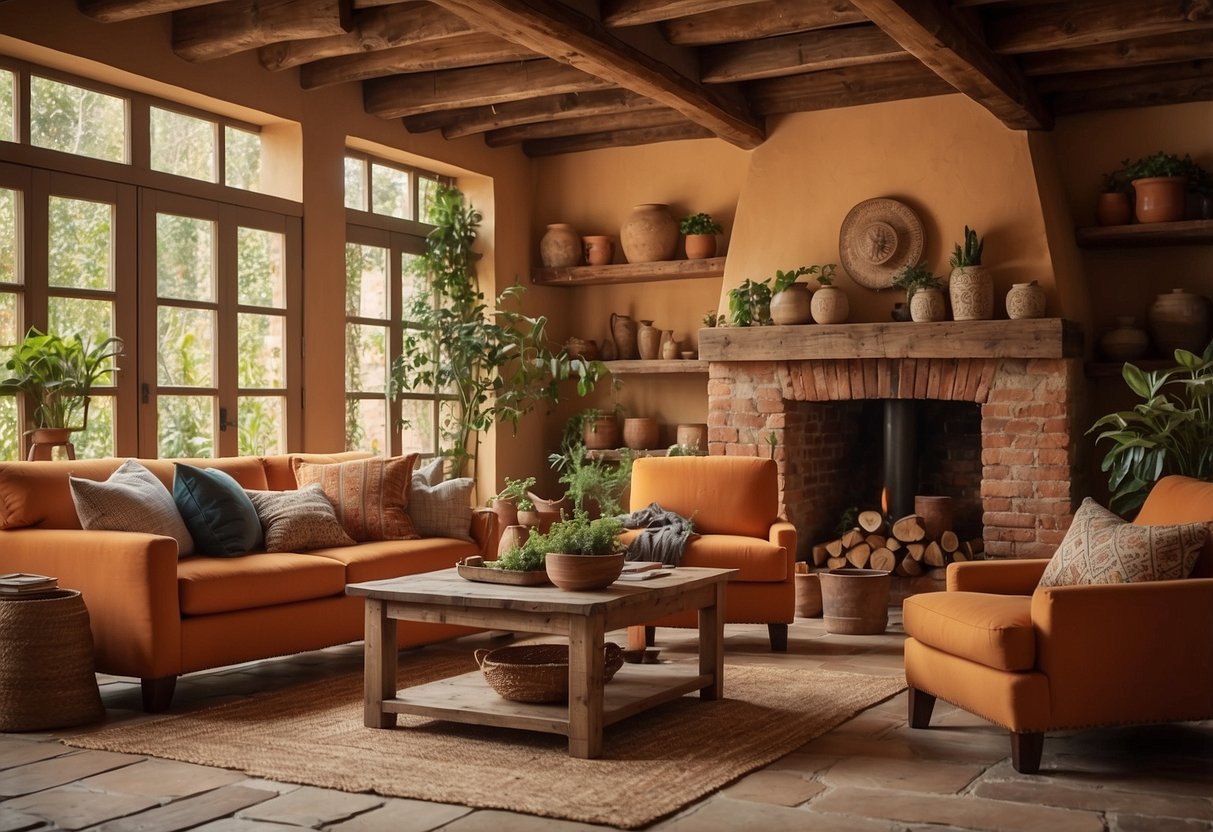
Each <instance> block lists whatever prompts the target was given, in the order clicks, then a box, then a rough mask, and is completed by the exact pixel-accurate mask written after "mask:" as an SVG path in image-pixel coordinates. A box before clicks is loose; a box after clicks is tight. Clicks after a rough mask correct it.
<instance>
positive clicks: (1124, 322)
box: [1099, 315, 1150, 361]
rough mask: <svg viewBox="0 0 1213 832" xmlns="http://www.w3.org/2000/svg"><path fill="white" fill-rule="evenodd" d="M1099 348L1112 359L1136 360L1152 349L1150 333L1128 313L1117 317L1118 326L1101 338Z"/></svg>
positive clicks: (1105, 355)
mask: <svg viewBox="0 0 1213 832" xmlns="http://www.w3.org/2000/svg"><path fill="white" fill-rule="evenodd" d="M1099 348H1100V350H1101V351H1102V352H1103V354H1104V357H1105V358H1107V359H1109V360H1111V361H1135V360H1137V359H1138V358H1141V357H1142V356H1144V355H1145V354H1146V353H1148V352H1149V351H1150V335H1149V333H1147V332H1146V331H1145V330H1144V329H1142V328H1141V327H1139V326H1138V325H1137V319H1136V318H1134V317H1132V316H1131V315H1126V316H1123V317H1120V318H1117V319H1116V328H1115V329H1109V330H1108V331H1107V332H1105V333H1104V334H1103V337H1101V338H1100V339H1099Z"/></svg>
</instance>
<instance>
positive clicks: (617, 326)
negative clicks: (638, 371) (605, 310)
mask: <svg viewBox="0 0 1213 832" xmlns="http://www.w3.org/2000/svg"><path fill="white" fill-rule="evenodd" d="M636 331H637V326H636V322H635V321H633V320H632V318H631V316H629V315H620V314H618V313H616V312H612V313H611V340H612V341H614V342H615V357H616V358H618V359H619V360H620V361H634V360H635V359H636V358H638V357H639V353H638V352H637V350H636Z"/></svg>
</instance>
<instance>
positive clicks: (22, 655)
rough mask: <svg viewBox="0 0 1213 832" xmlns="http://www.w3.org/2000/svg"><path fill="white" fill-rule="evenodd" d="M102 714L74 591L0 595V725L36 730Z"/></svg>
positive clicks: (89, 636)
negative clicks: (14, 596)
mask: <svg viewBox="0 0 1213 832" xmlns="http://www.w3.org/2000/svg"><path fill="white" fill-rule="evenodd" d="M104 715H105V708H104V706H103V705H102V704H101V693H100V691H99V690H98V689H97V676H96V673H95V670H94V664H93V633H92V631H91V630H90V629H89V622H88V610H87V609H86V608H85V606H84V599H83V598H81V597H80V593H79V592H77V591H75V590H70V589H58V590H54V591H53V592H48V593H45V594H40V595H39V596H37V597H34V598H3V599H0V731H42V730H46V729H49V728H67V727H70V726H73V725H82V724H84V723H86V722H96V721H97V720H99V719H101V718H102V717H103V716H104Z"/></svg>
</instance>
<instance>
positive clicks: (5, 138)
mask: <svg viewBox="0 0 1213 832" xmlns="http://www.w3.org/2000/svg"><path fill="white" fill-rule="evenodd" d="M16 86H17V78H16V76H14V75H13V73H12V72H10V71H9V70H7V69H0V142H12V141H16V140H17V122H16V115H17V112H16V98H17V97H16V95H15V93H14V90H15V89H16Z"/></svg>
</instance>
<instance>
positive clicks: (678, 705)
mask: <svg viewBox="0 0 1213 832" xmlns="http://www.w3.org/2000/svg"><path fill="white" fill-rule="evenodd" d="M474 669H475V666H474V665H473V664H472V663H471V660H470V659H463V658H460V657H456V656H450V655H439V656H436V655H425V654H424V653H418V654H411V655H407V656H402V657H401V668H400V670H401V685H402V686H404V685H411V684H420V683H423V682H428V681H432V680H434V679H441V678H446V677H448V676H454V675H457V674H459V673H464V672H467V671H469V670H474ZM904 688H905V681H904V680H903V679H902V678H901V677H900V676H898V677H893V678H887V677H874V676H864V675H860V674H854V673H839V672H830V671H821V670H816V671H806V670H805V669H804V668H803V667H802V668H782V667H769V666H758V665H729V666H726V668H725V698H724V699H722V700H719V701H703V700H700V699H699V697H698V696H697V695H690V696H685V697H682V698H681V699H679V700H677V701H675V702H669V703H667V704H665V705H662V706H660V707H658V708H654V709H653V710H651V711H647V712H645V713H643V714H640V715H638V716H635V717H632V718H630V719H626V720H624V721H622V722H619V723H616V724H614V725H612V726H608V727H607V729H606V736H605V742H604V753H603V755H602V757H600V758H598V759H595V760H578V759H574V758H571V757H569V756H568V747H567V740H566V739H565V737H563V736H560V735H557V734H540V733H534V732H530V731H520V730H511V729H505V728H492V727H482V726H473V725H461V724H457V723H451V722H439V721H435V720H430V719H427V718H424V717H414V716H406V715H401V716H399V717H398V724H399V726H400V727H399V728H397V729H396V730H382V729H371V728H366V727H364V726H363V724H362V676H361V674H360V673H355V674H348V675H343V676H338V677H335V678H331V679H326V680H323V681H318V682H311V683H307V684H304V685H300V686H296V687H292V688H289V689H286V690H283V691H279V692H274V693H268V694H264V695H259V696H255V697H250V698H248V699H244V700H241V701H239V702H233V703H228V704H224V705H219V706H214V707H210V708H207V709H205V710H200V711H197V712H194V713H189V714H183V715H180V716H175V717H167V718H164V719H159V720H155V721H150V722H142V723H139V724H134V725H129V726H115V727H113V728H108V729H102V730H100V731H97V732H95V733H91V734H88V735H83V736H78V737H73V738H70V739H67V740H66V742H67V744H68V745H72V746H75V747H78V748H92V749H99V750H104V751H119V752H125V753H131V754H145V755H149V756H153V757H165V758H168V759H172V760H182V761H185V762H190V763H198V764H201V765H208V766H219V767H221V768H229V769H237V770H240V771H244V772H246V773H248V774H249V775H251V776H254V777H263V778H268V779H271V780H278V781H281V782H287V783H300V784H305V785H311V786H320V787H324V788H331V789H340V790H343V791H349V792H375V793H378V794H381V795H386V796H392V797H406V798H416V799H420V800H430V801H436V802H440V803H453V804H463V805H466V806H471V807H475V808H492V809H506V810H509V811H514V812H526V813H529V814H534V815H544V816H548V817H555V818H565V819H568V820H575V821H582V822H587V823H602V824H611V825H614V826H619V827H623V828H627V829H634V828H637V827H641V826H646V825H648V824H650V823H652V822H653V821H655V820H657V819H658V818H661V817H664V816H666V815H668V814H671V813H672V812H675V811H677V810H678V809H680V808H682V807H683V806H685V805H687V804H689V803H691V802H693V801H695V800H696V799H698V798H700V797H702V796H703V795H705V794H708V793H710V792H712V791H714V790H716V789H718V788H720V787H721V786H723V785H725V784H727V783H729V782H730V781H732V780H735V779H737V778H738V777H740V776H741V775H743V774H745V773H747V772H750V771H753V770H754V769H756V768H759V767H761V766H763V765H766V764H767V763H769V762H771V761H772V760H776V759H778V758H779V757H781V756H783V755H784V754H787V753H788V752H790V751H792V750H794V749H796V748H798V747H799V746H801V745H803V744H804V743H805V742H807V741H808V740H811V739H813V738H814V737H817V736H819V735H821V734H823V733H825V732H826V731H828V730H830V729H831V728H833V727H834V726H836V725H838V724H840V723H842V722H844V721H846V720H847V719H849V718H851V717H852V716H854V715H855V714H857V713H859V712H860V711H862V710H864V709H865V708H868V707H871V706H872V705H875V704H877V703H878V702H881V701H883V700H885V699H887V698H889V697H891V696H893V695H895V694H897V693H899V692H900V691H901V690H903V689H904Z"/></svg>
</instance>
